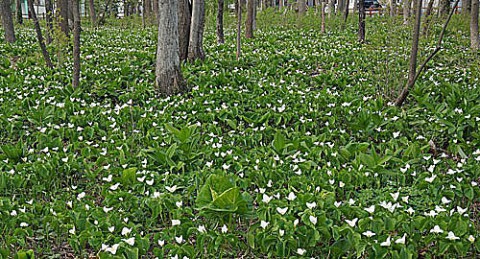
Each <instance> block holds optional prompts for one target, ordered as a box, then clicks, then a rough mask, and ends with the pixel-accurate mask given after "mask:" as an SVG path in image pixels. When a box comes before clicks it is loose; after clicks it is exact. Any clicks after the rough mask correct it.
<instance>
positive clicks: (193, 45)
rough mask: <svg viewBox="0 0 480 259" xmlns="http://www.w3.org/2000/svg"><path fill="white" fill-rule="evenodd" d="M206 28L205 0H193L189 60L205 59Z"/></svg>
mask: <svg viewBox="0 0 480 259" xmlns="http://www.w3.org/2000/svg"><path fill="white" fill-rule="evenodd" d="M204 28H205V0H193V11H192V23H191V24H190V41H189V42H188V60H189V61H193V60H195V59H201V60H203V59H205V53H204V51H203V30H204Z"/></svg>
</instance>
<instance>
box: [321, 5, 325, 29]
mask: <svg viewBox="0 0 480 259" xmlns="http://www.w3.org/2000/svg"><path fill="white" fill-rule="evenodd" d="M321 6H322V28H321V33H325V6H326V4H325V1H324V0H322V5H321Z"/></svg>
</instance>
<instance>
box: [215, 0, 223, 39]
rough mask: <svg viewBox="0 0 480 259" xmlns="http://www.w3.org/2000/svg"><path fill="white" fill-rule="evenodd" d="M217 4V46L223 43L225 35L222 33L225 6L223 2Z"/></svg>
mask: <svg viewBox="0 0 480 259" xmlns="http://www.w3.org/2000/svg"><path fill="white" fill-rule="evenodd" d="M217 4H218V6H217V42H218V44H223V43H225V35H224V33H223V7H224V6H225V3H224V0H218V2H217Z"/></svg>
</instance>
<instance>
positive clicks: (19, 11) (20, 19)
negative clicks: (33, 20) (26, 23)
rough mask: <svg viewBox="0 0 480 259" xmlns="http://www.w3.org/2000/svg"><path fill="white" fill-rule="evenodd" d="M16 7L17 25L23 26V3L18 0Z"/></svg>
mask: <svg viewBox="0 0 480 259" xmlns="http://www.w3.org/2000/svg"><path fill="white" fill-rule="evenodd" d="M15 6H16V9H17V10H16V13H15V14H16V15H17V23H18V24H22V23H23V13H22V2H21V0H16V1H15Z"/></svg>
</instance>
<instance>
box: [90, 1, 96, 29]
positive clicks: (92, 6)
mask: <svg viewBox="0 0 480 259" xmlns="http://www.w3.org/2000/svg"><path fill="white" fill-rule="evenodd" d="M88 6H89V9H90V19H91V21H92V24H93V26H95V25H96V24H97V13H96V12H95V3H94V2H93V0H88Z"/></svg>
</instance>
